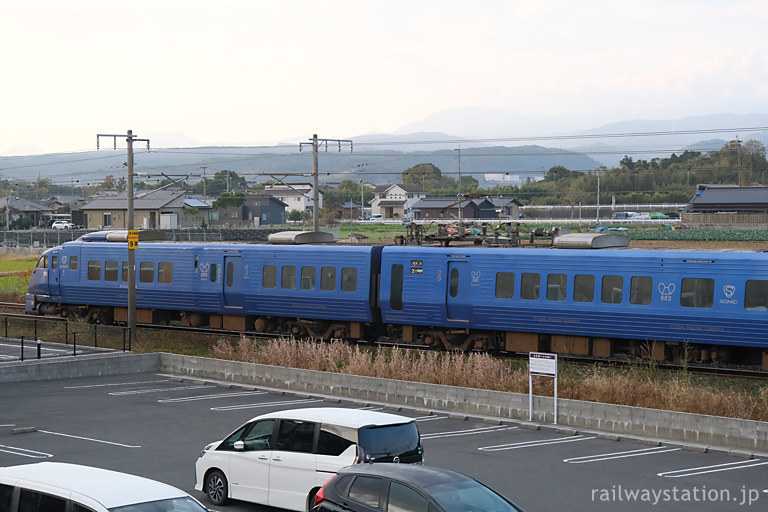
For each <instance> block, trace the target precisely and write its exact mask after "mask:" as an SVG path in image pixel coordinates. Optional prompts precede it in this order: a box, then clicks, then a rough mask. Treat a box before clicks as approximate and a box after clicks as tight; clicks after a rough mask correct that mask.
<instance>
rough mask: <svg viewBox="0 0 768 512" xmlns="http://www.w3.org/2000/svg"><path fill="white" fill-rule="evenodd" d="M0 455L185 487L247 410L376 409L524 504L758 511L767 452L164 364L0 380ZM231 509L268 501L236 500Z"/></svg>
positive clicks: (439, 462) (767, 496)
mask: <svg viewBox="0 0 768 512" xmlns="http://www.w3.org/2000/svg"><path fill="white" fill-rule="evenodd" d="M0 403H2V404H4V406H3V413H2V415H1V416H0V465H14V464H24V463H30V462H38V461H41V460H53V461H59V462H75V463H81V464H89V465H95V466H100V467H105V468H109V469H116V470H119V471H125V472H129V473H135V474H140V475H143V476H147V477H150V478H155V479H157V480H161V481H164V482H167V483H169V484H171V485H175V486H177V487H180V488H182V489H184V490H185V491H187V492H190V493H192V494H193V495H195V496H198V497H201V498H202V496H201V494H200V493H197V492H196V491H194V489H193V486H194V462H195V460H196V458H197V456H198V455H199V453H200V451H201V449H202V447H203V446H204V445H205V444H207V443H208V442H211V441H214V440H217V439H220V438H222V437H224V436H225V435H226V434H228V433H230V432H231V431H232V430H234V429H235V428H236V427H237V426H238V425H240V424H241V423H243V422H245V421H246V420H248V419H249V418H251V417H253V416H257V415H259V414H263V413H266V412H271V411H275V410H281V409H289V408H298V407H317V406H320V407H326V406H338V407H355V408H368V409H381V410H384V411H386V412H397V413H399V414H402V415H405V416H409V417H411V418H414V419H415V420H416V422H417V424H418V426H419V430H420V431H421V433H422V439H423V444H424V448H425V461H426V463H427V464H431V465H435V466H441V467H446V468H450V469H455V470H458V471H461V472H463V473H467V474H470V475H472V476H474V477H476V478H478V479H479V480H481V481H483V482H485V483H487V484H489V485H491V486H492V487H494V488H496V489H497V490H499V491H500V492H502V493H503V494H506V495H508V496H509V497H511V498H512V499H514V500H515V501H517V502H518V503H519V504H520V505H521V506H523V507H524V508H525V509H526V510H529V511H537V510H583V511H602V510H605V511H615V510H618V509H621V510H622V511H634V510H638V511H639V510H648V509H649V506H653V505H655V506H657V507H658V509H659V510H676V511H688V510H691V511H692V510H696V511H702V510H704V511H708V510H712V511H714V510H717V511H729V510H764V509H765V504H766V503H768V489H767V488H766V487H768V486H766V484H765V482H766V481H768V458H753V459H746V458H737V457H733V456H729V455H728V454H727V453H724V452H718V451H713V452H710V453H700V452H696V451H692V450H689V449H684V447H682V446H679V445H675V444H667V443H665V444H658V443H649V442H643V441H640V440H631V439H623V440H620V441H616V440H612V439H606V438H605V436H599V435H598V434H596V433H590V432H576V433H574V432H569V431H567V430H563V429H560V430H559V431H558V430H557V429H554V428H541V429H539V430H536V429H532V428H529V425H522V424H517V423H514V422H489V421H484V420H483V419H480V418H466V419H465V418H463V417H460V416H455V415H449V414H446V413H441V412H438V413H432V412H430V411H416V410H400V411H394V410H393V409H390V408H386V407H384V406H382V405H381V404H361V403H355V402H349V401H336V400H328V399H325V398H323V397H315V396H304V395H295V394H292V393H285V394H283V393H280V392H275V391H273V390H267V389H257V388H250V387H248V388H247V387H242V386H231V387H225V386H217V385H213V384H210V383H202V382H195V381H190V380H182V379H179V378H176V377H174V376H170V375H158V374H140V375H131V376H104V377H99V378H83V379H71V380H62V381H49V382H29V383H18V384H3V385H2V386H0ZM226 509H227V510H230V511H233V512H239V511H256V510H267V509H265V508H264V507H258V506H256V505H250V504H247V503H234V504H232V505H230V506H228V507H226Z"/></svg>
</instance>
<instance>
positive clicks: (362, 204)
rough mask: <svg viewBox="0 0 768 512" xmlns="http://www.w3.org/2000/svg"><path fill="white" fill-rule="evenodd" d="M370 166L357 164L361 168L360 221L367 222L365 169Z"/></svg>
mask: <svg viewBox="0 0 768 512" xmlns="http://www.w3.org/2000/svg"><path fill="white" fill-rule="evenodd" d="M366 165H368V164H357V167H359V168H360V220H365V189H364V188H363V167H365V166H366Z"/></svg>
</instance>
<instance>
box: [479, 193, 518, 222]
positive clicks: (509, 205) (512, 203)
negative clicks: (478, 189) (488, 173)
mask: <svg viewBox="0 0 768 512" xmlns="http://www.w3.org/2000/svg"><path fill="white" fill-rule="evenodd" d="M485 199H486V200H488V201H490V202H491V203H492V204H493V206H494V207H495V208H496V212H497V214H498V218H499V219H517V218H519V217H520V207H521V206H523V203H521V202H520V201H518V200H517V199H515V198H514V197H491V196H488V197H486V198H485Z"/></svg>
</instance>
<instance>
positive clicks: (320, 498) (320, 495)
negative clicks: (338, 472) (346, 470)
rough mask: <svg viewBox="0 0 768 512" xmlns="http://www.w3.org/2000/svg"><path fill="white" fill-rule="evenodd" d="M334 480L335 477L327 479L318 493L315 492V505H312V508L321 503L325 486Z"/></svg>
mask: <svg viewBox="0 0 768 512" xmlns="http://www.w3.org/2000/svg"><path fill="white" fill-rule="evenodd" d="M334 478H336V477H335V476H332V477H331V478H329V479H328V480H327V481H326V482H325V483H324V484H323V486H322V487H321V488H320V490H319V491H317V494H315V503H314V504H313V505H312V506H313V507H314V506H316V505H317V504H318V503H320V502H321V501H323V499H325V497H324V496H323V489H324V488H325V486H326V485H328V482H330V481H331V480H333V479H334Z"/></svg>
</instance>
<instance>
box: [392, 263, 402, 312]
mask: <svg viewBox="0 0 768 512" xmlns="http://www.w3.org/2000/svg"><path fill="white" fill-rule="evenodd" d="M389 304H390V306H392V309H394V310H397V311H402V309H403V266H402V265H392V277H391V279H390V281H389Z"/></svg>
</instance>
